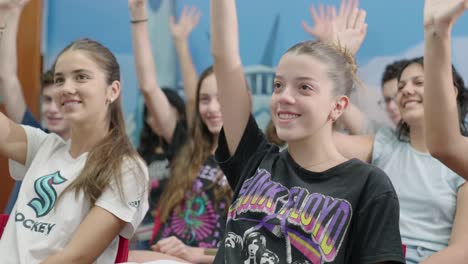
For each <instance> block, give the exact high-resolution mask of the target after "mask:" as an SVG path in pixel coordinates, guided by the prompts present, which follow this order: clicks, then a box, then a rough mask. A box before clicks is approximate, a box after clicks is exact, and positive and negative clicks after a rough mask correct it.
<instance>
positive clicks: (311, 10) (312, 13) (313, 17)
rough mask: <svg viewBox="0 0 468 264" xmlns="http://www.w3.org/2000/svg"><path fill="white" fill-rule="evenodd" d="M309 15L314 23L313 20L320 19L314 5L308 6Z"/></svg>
mask: <svg viewBox="0 0 468 264" xmlns="http://www.w3.org/2000/svg"><path fill="white" fill-rule="evenodd" d="M310 15H311V16H312V20H313V21H314V23H315V21H318V20H320V17H319V15H318V13H317V10H316V9H315V7H314V6H311V7H310Z"/></svg>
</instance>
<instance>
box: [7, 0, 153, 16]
mask: <svg viewBox="0 0 468 264" xmlns="http://www.w3.org/2000/svg"><path fill="white" fill-rule="evenodd" d="M0 1H1V0H0ZM128 9H130V17H131V19H132V20H141V19H147V18H148V16H147V13H146V0H128Z"/></svg>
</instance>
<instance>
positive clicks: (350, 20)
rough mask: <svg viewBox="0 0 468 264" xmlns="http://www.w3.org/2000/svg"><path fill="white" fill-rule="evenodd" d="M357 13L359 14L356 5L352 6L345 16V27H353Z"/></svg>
mask: <svg viewBox="0 0 468 264" xmlns="http://www.w3.org/2000/svg"><path fill="white" fill-rule="evenodd" d="M358 14H359V9H358V8H357V7H356V8H353V10H352V11H351V13H350V14H349V16H348V17H347V20H346V28H354V24H355V23H356V19H357V17H358Z"/></svg>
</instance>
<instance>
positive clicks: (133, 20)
mask: <svg viewBox="0 0 468 264" xmlns="http://www.w3.org/2000/svg"><path fill="white" fill-rule="evenodd" d="M147 22H148V19H147V18H142V19H132V20H130V24H132V25H135V24H142V23H147Z"/></svg>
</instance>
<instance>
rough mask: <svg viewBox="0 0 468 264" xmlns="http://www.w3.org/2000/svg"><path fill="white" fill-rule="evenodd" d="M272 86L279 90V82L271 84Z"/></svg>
mask: <svg viewBox="0 0 468 264" xmlns="http://www.w3.org/2000/svg"><path fill="white" fill-rule="evenodd" d="M273 86H274V87H275V89H279V88H281V83H280V82H275V83H274V84H273Z"/></svg>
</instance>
